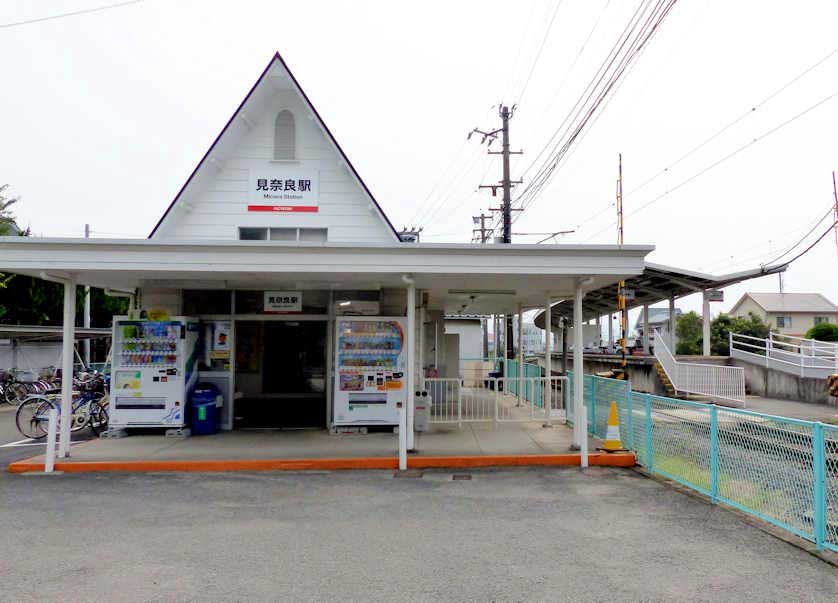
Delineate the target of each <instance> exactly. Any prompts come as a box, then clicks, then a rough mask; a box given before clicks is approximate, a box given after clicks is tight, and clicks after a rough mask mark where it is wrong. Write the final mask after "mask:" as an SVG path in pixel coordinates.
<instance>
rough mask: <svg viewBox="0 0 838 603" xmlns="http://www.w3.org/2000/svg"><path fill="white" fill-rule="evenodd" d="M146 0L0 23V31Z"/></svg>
mask: <svg viewBox="0 0 838 603" xmlns="http://www.w3.org/2000/svg"><path fill="white" fill-rule="evenodd" d="M143 1H144V0H128V1H127V2H117V3H116V4H106V5H104V6H96V7H93V8H85V9H81V10H74V11H71V12H68V13H61V14H58V15H49V16H47V17H37V18H35V19H25V20H23V21H15V22H13V23H0V29H6V28H7V27H17V26H19V25H29V24H30V23H41V22H43V21H52V20H54V19H63V18H64V17H75V16H77V15H84V14H87V13H96V12H99V11H103V10H108V9H111V8H121V7H123V6H128V5H129V4H139V3H140V2H143Z"/></svg>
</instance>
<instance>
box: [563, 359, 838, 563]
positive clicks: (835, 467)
mask: <svg viewBox="0 0 838 603" xmlns="http://www.w3.org/2000/svg"><path fill="white" fill-rule="evenodd" d="M573 382H574V378H573V375H572V374H571V375H570V382H569V383H568V389H569V390H572V388H573V386H574V383H573ZM583 388H584V392H585V394H584V399H585V405H586V407H587V412H588V416H589V421H588V425H589V430H590V432H591V434H592V435H595V436H597V437H600V438H603V437H605V434H606V429H607V427H606V425H605V424H604V423H603V421H601V420H600V419H599V417H601V416H607V412H608V408H609V407H610V404H611V401H612V400H613V401H615V402H616V403H617V409H618V411H619V416H620V428H621V430H620V431H621V435H622V442H623V445H624V446H625V447H626V448H629V449H631V450H633V451H634V452H635V454H636V457H637V462H638V464H640V465H642V466H643V467H645V468H646V469H647V470H648V471H649V472H650V473H654V474H658V475H661V476H663V477H666V478H668V479H671V480H673V481H676V482H678V483H680V484H682V485H684V486H686V487H688V488H691V489H693V490H695V491H697V492H700V493H702V494H704V495H706V496H708V497H709V498H710V500H711V501H712V502H713V503H722V504H726V505H729V506H731V507H734V508H736V509H739V510H740V511H743V512H745V513H748V514H750V515H753V516H755V517H758V518H760V519H762V520H764V521H767V522H769V523H771V524H773V525H775V526H778V527H780V528H782V529H784V530H787V531H788V532H790V533H793V534H796V535H797V536H800V537H801V538H804V539H806V540H809V541H811V542H814V543H815V544H816V546H817V548H818V549H819V550H822V549H830V550H832V551H836V552H838V426H835V425H826V424H823V423H814V422H811V421H801V420H798V419H791V418H786V417H776V416H772V415H766V414H762V413H757V412H752V411H748V410H741V409H734V408H727V407H723V406H716V405H714V404H703V403H699V402H691V401H687V400H676V399H673V398H665V397H661V396H654V395H651V394H646V393H641V392H634V391H632V390H631V386H630V384H629V383H627V382H625V381H618V380H614V379H606V378H602V377H595V376H593V375H585V376H584V378H583ZM591 417H594V418H593V419H592V418H591ZM572 420H573V412H572V408H568V422H572Z"/></svg>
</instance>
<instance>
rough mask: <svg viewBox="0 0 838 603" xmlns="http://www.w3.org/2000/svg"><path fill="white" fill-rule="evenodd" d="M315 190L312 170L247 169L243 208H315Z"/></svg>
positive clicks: (318, 192) (316, 178)
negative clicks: (248, 180) (245, 203)
mask: <svg viewBox="0 0 838 603" xmlns="http://www.w3.org/2000/svg"><path fill="white" fill-rule="evenodd" d="M319 194H320V191H319V182H318V173H317V171H315V170H299V169H287V168H286V169H281V170H250V186H249V189H248V194H247V211H266V212H316V211H318V205H319V200H318V196H319Z"/></svg>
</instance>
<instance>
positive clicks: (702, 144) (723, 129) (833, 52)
mask: <svg viewBox="0 0 838 603" xmlns="http://www.w3.org/2000/svg"><path fill="white" fill-rule="evenodd" d="M836 54H838V48H834V49H832V50H831V51H830V52H828V53H827V54H826V55H824V56H823V57H821V58H820V59H818V60H817V61H815V62H814V63H813V64H811V65H809V66H808V67H807V68H806V69H804V70H803V71H801V72H800V73H798V74H796V75H795V76H794V77H792V78H791V79H789V80H788V81H786V82H785V83H784V84H782V85H781V86H780V87H779V88H777V89H776V90H774V91H773V92H772V93H771V94H769V95H768V96H766V97H765V98H763V99H762V100H760V101H758V102H757V103H756V104H754V105H753V106H752V107H751V108H750V109H748V110H747V111H745V112H744V113H742V114H741V115H739V116H738V117H736V118H735V119H733V120H732V121H731V122H729V123H727V124H726V125H724V126H722V127H721V128H720V129H719V130H718V131H716V132H715V133H714V134H712V135H711V136H710V137H708V138H706V139H705V140H704V141H702V142H700V143H699V144H697V145H695V146H694V147H692V148H691V149H689V150H688V151H687V152H686V153H684V154H682V155H681V156H680V157H678V158H677V159H676V160H675V161H673V162H671V163H670V164H669V165H667V166H666V167H665V168H663V169H662V170H660V171H658V172H657V173H655V174H654V175H652V176H651V177H649V178H647V179H646V180H644V181H643V182H642V183H640V184H639V185H637V186H635V187H634V188H632V189H631V190H630V191H628V193H627V194H629V195H632V194H634V193H636V192H637V191H639V190H640V189H642V188H644V187H645V186H646V185H648V184H650V183H651V182H652V181H654V180H656V179H657V178H659V177H661V176H663V175H665V174H668V173H669V171H670V170H671V169H672V168H673V167H675V166H676V165H678V164H679V163H681V162H682V161H684V160H685V159H687V158H688V157H690V156H691V155H693V154H695V153H696V152H697V151H699V150H701V149H702V148H704V147H705V146H707V145H708V144H709V143H710V142H712V141H713V140H715V139H717V138H718V137H719V136H721V135H722V134H723V133H725V132H727V131H728V130H729V129H730V128H732V127H733V126H735V125H737V124H739V123H740V122H741V121H743V120H744V119H745V118H747V117H748V116H751V115H754V113H755V112H756V111H757V110H758V109H760V108H762V107H763V106H764V105H766V104H768V103H769V102H770V101H772V100H774V98H776V97H777V96H779V95H780V94H782V93H783V92H785V91H786V90H787V89H788V88H790V87H791V86H793V85H794V84H796V83H797V82H798V81H800V80H801V79H803V78H804V77H805V76H806V75H808V74H809V73H811V72H812V71H814V70H815V69H817V68H818V67H820V66H821V65H822V64H823V63H825V62H826V61H828V60H829V59H831V58H832V57H833V56H835V55H836ZM612 207H614V202H613V201H611V202H609V203H608V204H607V205H605V206H603V209H602V210H598V211H597V212H595V213H594V214H593V215H591V216H590V217H589V218H586V219H585V220H583V221H582V222H580V223H579V224H578V225H577V226H576V228H577V229H580V228H581V227H582V226H583V225H584V224H587V223H588V222H591V221H593V220H594V219H595V218H597V217H599V216H600V215H602V214H604V213H606V212H607V211H609V210H610V209H611V208H612Z"/></svg>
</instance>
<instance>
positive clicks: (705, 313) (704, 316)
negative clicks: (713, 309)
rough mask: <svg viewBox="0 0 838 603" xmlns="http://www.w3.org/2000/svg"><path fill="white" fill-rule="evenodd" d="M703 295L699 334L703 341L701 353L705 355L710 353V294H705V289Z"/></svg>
mask: <svg viewBox="0 0 838 603" xmlns="http://www.w3.org/2000/svg"><path fill="white" fill-rule="evenodd" d="M702 295H703V297H704V304H703V305H702V309H701V334H702V338H703V339H704V341H703V344H704V345H703V346H702V348H703V349H702V352H701V353H702V354H704V355H705V356H709V355H710V296H709V295H707V291H704V292H703V293H702Z"/></svg>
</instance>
